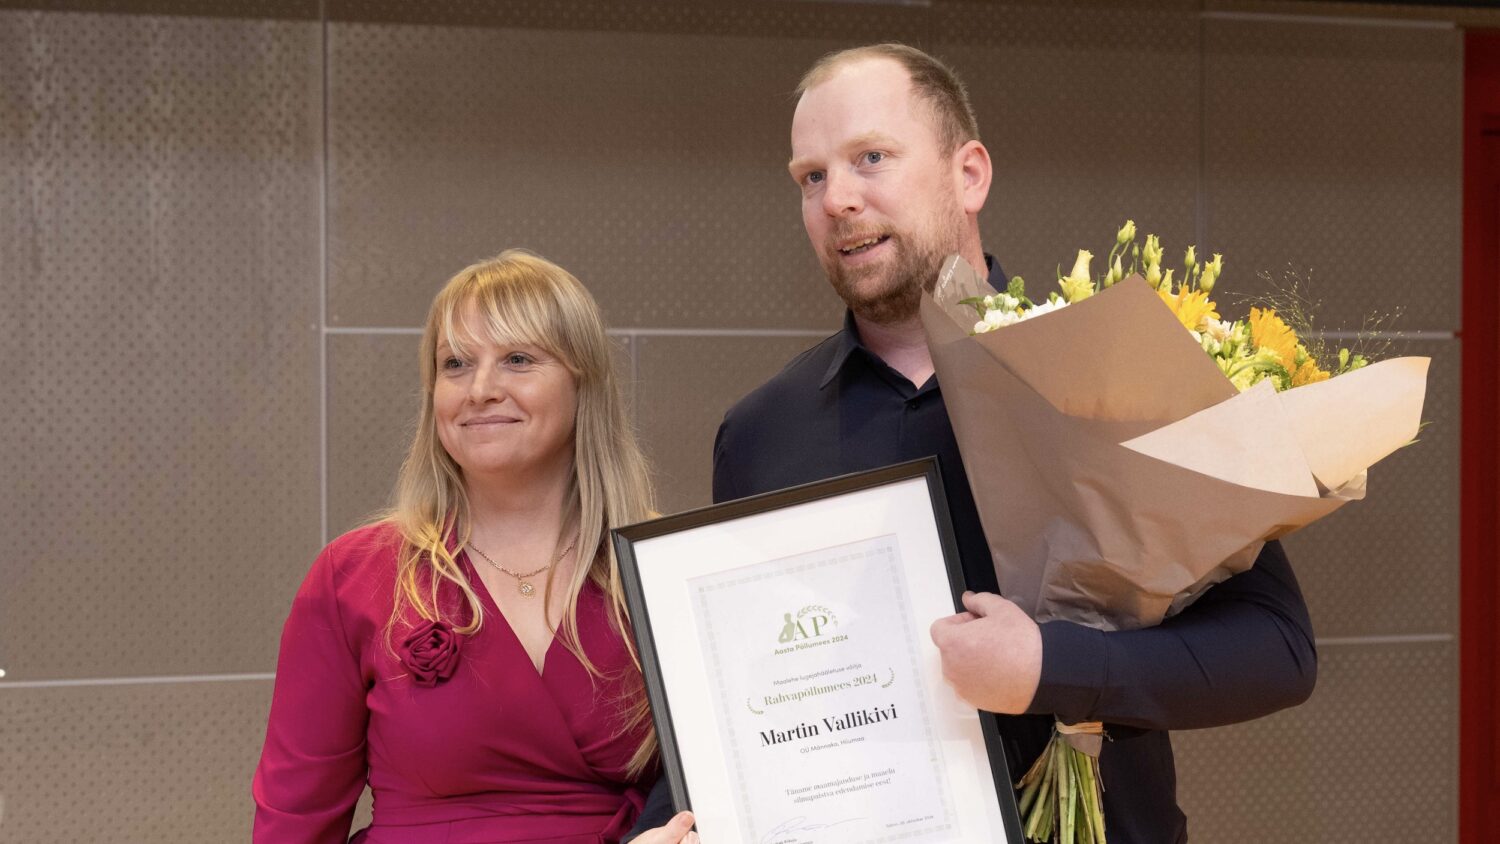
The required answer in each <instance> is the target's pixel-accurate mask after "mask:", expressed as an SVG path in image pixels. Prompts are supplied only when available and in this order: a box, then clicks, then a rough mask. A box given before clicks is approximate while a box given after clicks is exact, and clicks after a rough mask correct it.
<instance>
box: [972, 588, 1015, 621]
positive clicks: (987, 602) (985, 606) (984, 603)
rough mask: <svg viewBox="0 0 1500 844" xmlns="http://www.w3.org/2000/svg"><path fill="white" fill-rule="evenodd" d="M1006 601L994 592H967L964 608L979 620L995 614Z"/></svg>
mask: <svg viewBox="0 0 1500 844" xmlns="http://www.w3.org/2000/svg"><path fill="white" fill-rule="evenodd" d="M1004 600H1005V599H1004V598H1002V597H1000V596H999V595H996V594H995V593H993V592H965V593H964V606H965V607H966V608H967V609H968V610H969V612H971V613H973V614H974V615H975V616H978V617H979V618H983V617H985V616H987V615H989V614H990V613H992V612H994V611H995V610H996V609H997V608H998V607H999V606H1000V603H1001V602H1002V601H1004Z"/></svg>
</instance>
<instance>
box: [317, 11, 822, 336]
mask: <svg viewBox="0 0 1500 844" xmlns="http://www.w3.org/2000/svg"><path fill="white" fill-rule="evenodd" d="M835 43H836V42H823V41H808V40H800V39H789V38H782V39H772V38H744V37H698V36H685V35H661V34H655V33H634V32H627V33H618V32H616V33H610V32H576V31H570V32H551V31H533V30H515V29H459V28H452V27H434V26H387V25H362V24H335V25H333V26H331V28H330V50H331V52H330V63H331V70H330V107H331V117H330V120H331V127H330V142H331V158H330V167H331V170H330V191H331V193H330V199H331V202H332V206H331V211H330V219H329V225H330V241H329V247H330V254H331V277H330V289H329V319H330V321H331V322H332V323H333V324H335V325H351V326H357V325H407V324H411V322H412V320H413V316H412V315H413V314H418V313H421V312H422V311H423V309H424V307H425V304H426V302H427V300H428V299H429V298H430V296H431V292H432V290H433V286H434V284H435V283H436V281H437V280H440V279H442V278H446V277H447V276H448V275H449V274H450V273H452V272H453V271H454V270H457V269H458V268H459V267H461V266H463V264H464V263H466V262H468V261H470V260H473V259H477V258H480V257H483V256H486V255H490V254H493V253H495V252H498V251H500V250H501V249H502V248H505V247H509V246H525V247H528V248H531V249H533V250H535V251H538V252H540V253H542V254H543V255H546V256H547V257H549V258H552V259H553V260H556V261H557V262H559V263H561V264H562V265H563V266H565V267H567V268H568V269H569V270H571V271H573V272H574V273H575V274H576V275H578V276H579V278H581V279H582V280H583V281H584V282H585V283H586V284H588V285H589V286H590V287H591V289H593V290H594V291H595V294H596V296H597V297H598V298H599V300H600V302H601V304H603V306H604V307H605V310H606V311H607V312H608V313H609V315H610V319H611V323H612V324H613V325H614V326H617V327H625V326H670V327H702V326H708V327H722V326H732V327H759V328H773V327H786V326H814V327H817V326H823V325H828V324H830V323H833V322H834V321H836V319H837V313H838V307H837V304H836V300H835V299H834V297H833V296H832V295H831V293H829V292H828V290H827V288H826V286H822V285H817V284H808V283H807V281H808V279H809V278H813V279H816V278H817V277H818V270H817V267H816V262H815V261H814V260H813V257H812V253H811V250H810V249H809V247H808V245H807V239H806V235H805V234H804V233H803V231H802V224H801V217H800V214H799V210H798V209H799V195H798V193H797V190H796V188H795V185H794V184H793V183H792V181H791V180H790V178H789V177H788V176H787V175H786V169H785V165H786V161H787V158H788V149H789V142H788V126H789V120H790V115H791V108H792V103H791V101H790V99H789V98H788V96H787V92H789V91H790V90H791V89H792V88H793V87H794V86H795V84H796V81H797V78H798V76H799V74H800V72H801V69H802V68H803V67H805V66H806V65H807V64H809V63H810V62H811V61H812V60H813V59H814V58H816V57H817V56H818V55H820V54H821V53H822V52H824V51H825V50H827V49H829V48H830V47H832V46H835Z"/></svg>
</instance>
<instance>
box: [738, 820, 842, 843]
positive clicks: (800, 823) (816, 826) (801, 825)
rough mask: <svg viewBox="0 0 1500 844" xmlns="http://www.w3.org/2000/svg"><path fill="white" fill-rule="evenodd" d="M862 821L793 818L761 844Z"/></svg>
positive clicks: (767, 836)
mask: <svg viewBox="0 0 1500 844" xmlns="http://www.w3.org/2000/svg"><path fill="white" fill-rule="evenodd" d="M862 820H864V818H845V819H843V820H841V821H830V822H827V823H818V822H815V821H809V820H808V819H807V816H806V815H799V816H797V817H795V818H792V819H791V820H788V821H782V822H781V824H780V825H778V826H777V827H776V828H775V829H772V830H771V831H770V832H767V833H766V834H765V835H764V836H762V837H761V839H760V844H777V842H779V841H781V840H782V839H783V838H786V837H787V836H796V835H797V834H799V833H804V832H818V831H819V830H824V829H832V828H833V827H836V826H842V825H844V824H846V823H854V822H855V821H862ZM788 840H790V841H796V840H797V839H796V838H795V837H792V838H790V839H788Z"/></svg>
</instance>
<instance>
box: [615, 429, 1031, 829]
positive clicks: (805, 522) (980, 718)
mask: <svg viewBox="0 0 1500 844" xmlns="http://www.w3.org/2000/svg"><path fill="white" fill-rule="evenodd" d="M614 542H615V548H616V551H617V553H618V556H619V559H620V569H621V574H622V576H623V579H624V585H625V591H626V594H627V597H628V600H629V602H630V611H631V616H632V619H633V621H634V627H635V638H636V643H637V645H638V647H639V650H640V655H641V662H642V665H643V668H644V674H645V679H646V688H647V693H648V695H649V697H650V701H651V707H652V711H653V713H654V716H655V720H656V729H657V735H658V736H659V738H660V741H661V751H662V763H663V767H664V769H665V771H666V773H667V774H668V776H669V777H670V780H671V784H672V798H673V802H674V803H675V804H676V806H677V808H679V809H683V808H691V809H692V810H693V813H694V814H695V815H696V816H697V821H698V830H699V833H700V834H701V835H702V836H703V839H704V840H705V841H713V842H715V844H731V842H744V844H771V842H776V844H801V843H802V842H875V841H903V842H926V841H943V842H996V841H1001V842H1010V844H1020V842H1021V834H1020V823H1019V818H1018V815H1017V813H1016V808H1015V795H1014V793H1013V792H1012V791H1011V787H1010V783H1009V780H1008V775H1007V771H1008V769H1007V767H1006V764H1005V757H1004V750H1003V748H1002V747H1001V744H1000V740H999V736H998V733H997V732H996V728H995V721H994V716H992V715H990V714H988V713H980V712H977V711H976V710H975V709H974V708H973V707H972V706H969V705H967V704H965V703H964V702H963V701H961V700H960V699H959V698H958V696H957V695H956V694H954V692H953V691H952V689H951V688H950V687H949V686H948V685H947V684H946V683H945V682H944V681H943V677H942V671H941V667H940V663H939V656H938V651H937V647H936V646H935V645H933V644H932V639H931V637H930V636H929V635H928V627H929V626H930V625H931V623H932V622H933V621H935V620H936V619H938V618H940V617H942V616H946V615H950V614H952V613H954V612H956V611H958V608H959V598H960V595H961V594H962V591H963V575H962V569H961V568H960V566H959V561H958V554H957V551H956V547H955V545H954V540H953V533H952V526H951V524H950V522H949V518H948V508H947V502H946V500H945V499H944V497H943V486H942V481H941V479H940V478H939V475H938V467H937V463H936V462H935V461H934V460H931V459H928V460H921V461H915V462H912V463H903V464H900V465H896V466H890V467H886V468H884V469H877V470H874V471H871V472H863V473H860V474H855V475H846V476H844V477H840V478H834V479H832V480H828V481H822V482H819V483H813V484H807V485H805V486H799V487H793V488H791V489H787V490H782V491H780V492H773V493H769V494H766V495H761V496H756V497H754V498H746V499H741V500H739V501H732V502H729V503H726V504H721V505H717V506H714V507H707V508H704V509H701V510H694V511H691V512H688V513H683V514H680V515H676V516H669V517H666V518H662V519H657V520H655V521H651V522H645V523H643V524H638V525H632V526H630V527H625V528H621V529H619V530H616V531H614Z"/></svg>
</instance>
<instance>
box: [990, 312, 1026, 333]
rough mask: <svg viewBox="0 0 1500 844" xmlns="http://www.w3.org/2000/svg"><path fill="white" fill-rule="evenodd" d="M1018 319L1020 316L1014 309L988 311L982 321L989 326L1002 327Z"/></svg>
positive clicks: (1019, 319)
mask: <svg viewBox="0 0 1500 844" xmlns="http://www.w3.org/2000/svg"><path fill="white" fill-rule="evenodd" d="M1020 321H1021V317H1020V315H1019V314H1017V313H1016V312H1015V311H989V312H987V313H986V314H985V315H984V323H985V324H986V325H988V326H989V327H990V328H1004V327H1005V326H1007V325H1014V324H1016V323H1018V322H1020ZM986 330H989V329H986Z"/></svg>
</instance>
